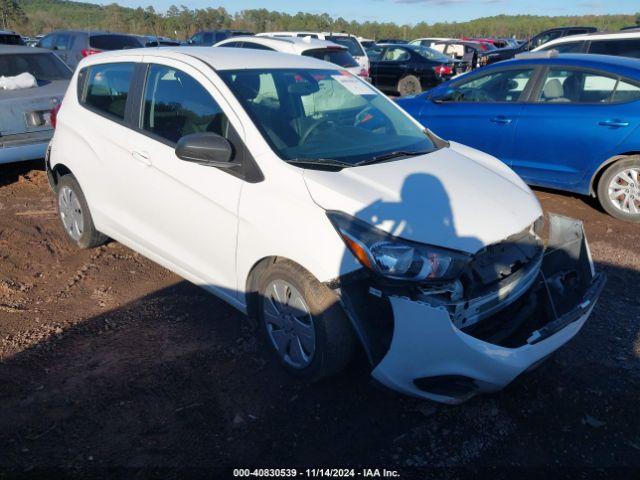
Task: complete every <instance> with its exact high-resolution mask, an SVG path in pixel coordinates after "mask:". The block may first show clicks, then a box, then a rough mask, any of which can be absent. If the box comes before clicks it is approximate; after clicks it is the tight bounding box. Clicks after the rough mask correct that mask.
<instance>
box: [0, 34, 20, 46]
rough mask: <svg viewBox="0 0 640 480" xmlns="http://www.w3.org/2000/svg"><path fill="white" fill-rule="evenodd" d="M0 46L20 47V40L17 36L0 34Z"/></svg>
mask: <svg viewBox="0 0 640 480" xmlns="http://www.w3.org/2000/svg"><path fill="white" fill-rule="evenodd" d="M0 44H2V45H22V38H20V36H19V35H6V34H0Z"/></svg>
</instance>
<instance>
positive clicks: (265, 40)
mask: <svg viewBox="0 0 640 480" xmlns="http://www.w3.org/2000/svg"><path fill="white" fill-rule="evenodd" d="M233 42H250V43H258V44H260V45H264V46H265V47H269V48H272V49H274V50H276V51H278V52H284V53H292V54H294V55H301V54H302V53H303V52H306V51H308V50H317V49H321V48H331V49H340V50H347V47H344V46H342V45H338V44H336V43H333V42H329V41H327V40H318V39H317V38H310V37H286V38H283V37H258V36H246V37H230V38H227V39H226V40H223V41H221V42H218V43H216V44H215V45H214V47H222V46H224V45H226V44H228V43H233Z"/></svg>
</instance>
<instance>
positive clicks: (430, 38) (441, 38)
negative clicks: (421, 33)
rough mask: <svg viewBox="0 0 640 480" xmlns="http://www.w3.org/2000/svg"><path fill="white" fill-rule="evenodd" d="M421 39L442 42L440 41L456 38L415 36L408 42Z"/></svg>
mask: <svg viewBox="0 0 640 480" xmlns="http://www.w3.org/2000/svg"><path fill="white" fill-rule="evenodd" d="M422 40H433V41H436V42H442V41H447V40H456V39H455V38H449V37H422V38H416V39H415V40H411V42H409V43H414V42H420V41H422Z"/></svg>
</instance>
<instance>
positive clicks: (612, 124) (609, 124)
mask: <svg viewBox="0 0 640 480" xmlns="http://www.w3.org/2000/svg"><path fill="white" fill-rule="evenodd" d="M598 125H602V126H603V127H615V128H620V127H628V126H629V122H621V121H620V120H605V121H604V122H600V123H599V124H598Z"/></svg>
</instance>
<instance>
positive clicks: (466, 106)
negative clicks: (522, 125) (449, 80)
mask: <svg viewBox="0 0 640 480" xmlns="http://www.w3.org/2000/svg"><path fill="white" fill-rule="evenodd" d="M533 72H534V69H533V67H519V68H510V69H492V70H491V71H489V72H485V73H484V74H481V75H474V76H473V77H471V78H469V79H466V80H463V81H462V82H461V83H455V82H454V83H453V84H452V87H453V88H452V90H451V93H450V94H447V95H446V96H445V97H444V98H441V99H440V100H438V99H437V98H436V99H435V100H434V99H431V100H428V99H426V100H423V101H425V102H426V105H425V106H424V107H423V108H422V109H421V110H420V113H419V118H418V120H419V121H420V122H421V123H422V124H423V125H425V126H427V127H428V128H429V129H431V130H432V131H433V132H435V133H436V134H438V135H439V136H441V137H442V138H444V139H446V140H452V141H455V142H459V143H462V144H464V145H468V146H470V147H474V148H477V149H478V150H481V151H483V152H486V153H488V154H490V155H493V156H495V157H497V158H498V159H500V160H502V161H503V162H505V163H507V164H509V163H511V156H512V154H513V140H514V138H515V131H516V127H517V125H518V122H519V118H520V114H521V111H522V108H523V104H522V103H519V100H520V98H522V97H523V96H524V95H525V92H528V90H529V88H528V87H529V86H530V84H531V83H532V82H531V80H532V78H533ZM443 88H445V87H443Z"/></svg>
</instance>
